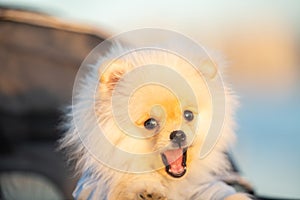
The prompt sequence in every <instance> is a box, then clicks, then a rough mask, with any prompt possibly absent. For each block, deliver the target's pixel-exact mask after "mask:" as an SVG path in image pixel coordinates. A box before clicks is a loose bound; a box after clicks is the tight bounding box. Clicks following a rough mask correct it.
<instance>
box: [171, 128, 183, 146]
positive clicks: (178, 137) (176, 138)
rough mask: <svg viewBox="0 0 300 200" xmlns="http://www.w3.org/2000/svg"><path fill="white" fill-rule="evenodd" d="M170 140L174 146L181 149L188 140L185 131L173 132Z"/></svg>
mask: <svg viewBox="0 0 300 200" xmlns="http://www.w3.org/2000/svg"><path fill="white" fill-rule="evenodd" d="M170 140H171V141H172V142H173V143H174V144H178V145H179V147H181V145H182V143H183V142H185V140H186V135H185V133H184V132H183V131H180V130H178V131H173V132H172V133H171V134H170Z"/></svg>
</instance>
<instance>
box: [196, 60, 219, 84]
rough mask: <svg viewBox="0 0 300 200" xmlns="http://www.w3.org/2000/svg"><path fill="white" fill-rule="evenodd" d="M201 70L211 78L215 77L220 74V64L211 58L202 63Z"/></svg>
mask: <svg viewBox="0 0 300 200" xmlns="http://www.w3.org/2000/svg"><path fill="white" fill-rule="evenodd" d="M200 70H201V72H202V73H203V75H204V76H205V77H207V78H209V79H214V78H215V77H216V75H217V74H218V66H217V64H216V63H215V62H214V61H213V60H211V59H206V60H204V61H203V62H202V63H201V64H200Z"/></svg>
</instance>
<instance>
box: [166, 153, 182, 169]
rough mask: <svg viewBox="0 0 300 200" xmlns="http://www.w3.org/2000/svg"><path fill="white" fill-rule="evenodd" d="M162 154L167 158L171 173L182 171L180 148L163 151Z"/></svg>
mask: <svg viewBox="0 0 300 200" xmlns="http://www.w3.org/2000/svg"><path fill="white" fill-rule="evenodd" d="M164 154H165V156H166V158H167V160H168V163H169V165H170V170H171V172H172V173H175V174H180V173H182V172H183V171H184V168H183V166H182V156H183V155H182V149H176V150H169V151H165V152H164Z"/></svg>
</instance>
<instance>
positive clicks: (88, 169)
mask: <svg viewBox="0 0 300 200" xmlns="http://www.w3.org/2000/svg"><path fill="white" fill-rule="evenodd" d="M124 51H126V48H125V47H124V46H121V45H114V46H113V47H112V48H111V49H110V51H109V52H108V53H107V54H106V55H105V56H102V57H101V58H100V59H99V61H98V62H97V63H96V64H94V65H92V66H89V69H88V70H87V72H86V74H85V75H84V77H83V78H82V79H81V80H79V84H78V85H77V86H78V90H77V91H76V92H75V93H74V99H75V100H74V99H73V100H74V101H73V105H72V107H71V108H70V110H69V112H68V114H67V118H68V119H67V121H66V123H65V127H66V129H67V131H66V134H65V136H64V137H63V138H62V140H61V147H62V148H63V149H66V151H67V154H68V155H69V158H70V160H73V161H75V166H76V171H77V172H78V173H79V174H81V179H80V180H79V182H78V185H77V188H76V190H75V191H74V193H73V195H74V197H75V199H99V200H129V199H132V200H145V199H147V200H150V199H151V200H163V199H168V200H200V199H204V200H205V199H249V197H248V196H247V195H245V194H241V193H237V192H236V191H235V190H234V189H233V188H232V187H230V186H229V185H227V184H226V183H225V182H223V181H222V177H223V176H225V175H227V174H228V170H230V165H229V162H228V158H227V155H226V154H225V152H227V151H228V148H229V146H230V144H231V143H232V142H233V141H234V138H235V137H234V127H235V123H234V120H233V114H234V110H235V107H236V105H237V100H236V98H235V97H234V95H233V92H232V91H231V90H230V89H229V88H228V87H226V86H224V87H223V86H222V87H221V86H218V84H216V83H215V82H216V79H217V78H216V77H217V76H219V75H220V73H221V71H220V69H219V67H218V64H216V63H215V62H214V61H212V60H211V59H210V58H208V57H205V56H201V55H193V57H194V58H196V59H195V60H196V62H198V63H196V64H197V66H196V67H195V66H193V65H192V64H191V63H189V62H188V61H187V60H186V59H184V58H182V57H180V56H178V55H176V54H173V53H171V52H169V51H163V50H159V49H144V50H137V51H128V53H126V54H124V55H122V56H119V57H117V58H115V55H116V54H117V55H119V54H121V52H124ZM187 51H190V52H189V53H190V54H193V53H194V52H193V50H190V49H187ZM208 85H211V87H208ZM211 90H213V91H214V92H215V94H217V95H216V97H214V96H213V95H212V91H211ZM218 95H219V96H220V98H222V97H223V98H224V101H222V100H220V101H218V99H217V100H216V101H213V100H212V99H213V98H219V97H218ZM215 104H224V105H221V107H222V106H223V107H224V113H223V114H224V117H221V118H222V121H221V122H220V121H219V122H218V123H221V126H220V127H221V128H220V130H219V133H218V137H217V138H216V139H213V140H215V141H214V142H213V146H212V148H210V150H209V151H207V153H206V154H205V156H200V151H201V149H202V151H203V147H204V146H205V141H207V140H209V139H208V138H209V137H210V135H209V134H210V130H212V129H213V127H215V126H217V125H216V122H215V121H214V117H213V116H214V112H215V114H216V113H217V115H218V112H222V111H218V109H215V106H216V105H215ZM219 115H220V116H222V114H219Z"/></svg>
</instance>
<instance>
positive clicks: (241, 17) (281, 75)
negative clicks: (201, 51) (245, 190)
mask: <svg viewBox="0 0 300 200" xmlns="http://www.w3.org/2000/svg"><path fill="white" fill-rule="evenodd" d="M145 27H155V28H167V29H171V30H174V31H178V32H180V33H183V34H185V35H187V36H189V37H191V38H192V39H194V40H196V41H197V42H199V43H200V44H202V45H204V46H205V47H206V48H208V49H210V50H212V51H217V52H220V53H221V54H222V55H224V57H225V58H226V63H227V65H228V66H229V67H228V70H227V73H228V74H227V79H228V80H229V81H230V82H231V83H232V86H233V88H234V90H235V91H236V93H237V94H238V95H239V96H240V101H241V107H240V109H239V111H238V113H237V117H236V118H237V120H238V124H239V129H238V131H237V134H238V143H237V144H236V146H235V148H234V149H233V152H232V154H233V160H234V162H235V163H236V165H237V167H238V169H239V170H240V173H241V174H242V176H243V177H245V178H246V179H247V180H249V181H250V183H251V184H252V185H253V188H254V191H255V193H256V194H257V195H259V196H261V197H265V198H269V199H300V125H299V124H300V72H299V69H300V56H299V55H300V1H297V0H272V1H271V0H265V1H259V0H252V1H238V0H227V1H224V0H223V1H221V0H213V1H196V0H194V1H185V2H183V1H179V0H172V1H171V0H164V1H158V0H152V1H140V0H131V1H122V0H110V1H108V0H89V1H79V0H72V1H71V0H63V1H52V0H0V185H1V186H0V187H1V191H2V193H1V196H0V199H1V198H3V199H4V198H8V194H9V193H10V192H9V191H10V190H12V187H7V186H8V185H10V186H13V191H17V190H22V191H26V192H27V193H28V194H30V195H31V196H30V197H29V198H28V199H30V198H31V199H32V196H33V195H36V196H37V197H41V196H42V197H43V198H37V199H71V192H72V190H73V189H74V186H75V185H74V184H75V182H76V180H77V178H76V177H74V176H72V173H71V172H70V171H69V169H68V168H67V166H66V163H65V162H64V159H63V157H62V155H61V153H59V152H57V151H55V145H56V140H57V138H59V136H60V135H61V132H60V131H59V130H58V128H57V125H58V124H59V122H60V109H61V108H63V107H64V106H65V105H67V104H69V103H70V101H71V92H72V84H73V81H74V78H75V75H76V72H77V70H78V68H79V66H80V64H81V62H82V61H83V59H84V58H85V57H86V56H87V54H88V53H89V51H90V50H92V49H93V48H94V47H95V46H96V45H97V44H99V43H100V42H101V41H103V40H104V39H105V38H107V37H109V36H111V35H113V34H117V33H120V32H124V31H129V30H132V29H137V28H145ZM26 177H30V178H26ZM37 188H39V189H40V190H37ZM37 191H39V192H37ZM16 195H17V194H16V193H15V196H10V199H25V197H26V195H25V192H24V193H23V194H22V198H21V197H18V196H16ZM39 195H40V196H39Z"/></svg>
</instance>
